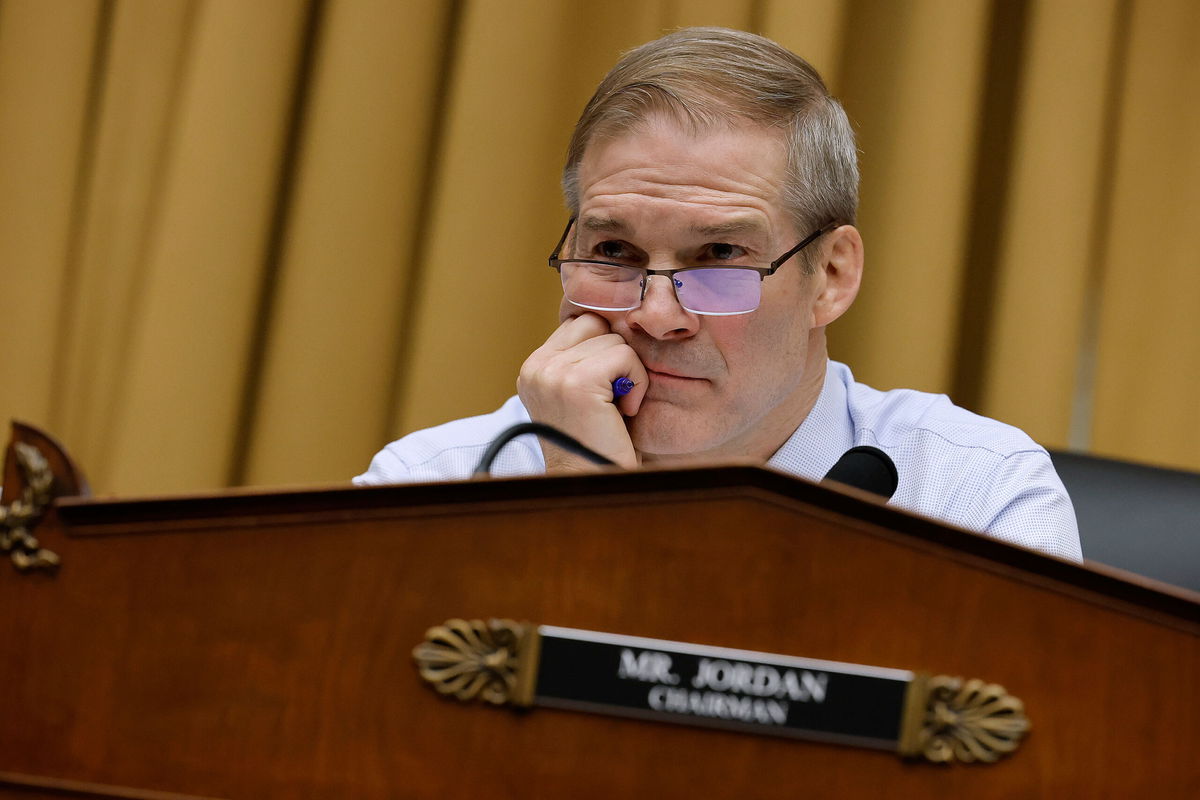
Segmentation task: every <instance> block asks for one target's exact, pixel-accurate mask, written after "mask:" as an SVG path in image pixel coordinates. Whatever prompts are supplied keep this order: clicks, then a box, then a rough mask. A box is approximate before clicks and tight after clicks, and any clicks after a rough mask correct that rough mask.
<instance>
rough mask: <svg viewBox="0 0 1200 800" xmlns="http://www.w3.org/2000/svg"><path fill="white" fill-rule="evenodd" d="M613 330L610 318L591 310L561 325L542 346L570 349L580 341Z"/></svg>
mask: <svg viewBox="0 0 1200 800" xmlns="http://www.w3.org/2000/svg"><path fill="white" fill-rule="evenodd" d="M611 332H612V328H611V327H609V324H608V320H606V319H605V318H604V317H602V316H600V315H599V314H593V313H591V312H590V311H589V312H588V313H586V314H580V315H579V316H578V317H572V318H571V319H568V320H567V321H566V322H564V323H562V324H561V325H559V326H558V328H557V329H555V331H554V333H552V334H550V336H549V338H547V339H546V343H545V344H544V345H542V346H543V347H549V348H552V349H554V350H569V349H571V348H572V347H574V346H575V345H577V344H579V343H580V342H584V341H587V340H588V339H594V338H596V337H597V336H603V335H604V334H606V333H611Z"/></svg>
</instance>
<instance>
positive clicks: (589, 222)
mask: <svg viewBox="0 0 1200 800" xmlns="http://www.w3.org/2000/svg"><path fill="white" fill-rule="evenodd" d="M579 227H581V228H583V229H585V230H589V231H598V232H600V233H626V232H628V230H629V226H628V225H626V224H625V223H624V222H621V221H620V220H619V219H613V218H612V217H592V216H587V217H582V218H581V219H580V220H579Z"/></svg>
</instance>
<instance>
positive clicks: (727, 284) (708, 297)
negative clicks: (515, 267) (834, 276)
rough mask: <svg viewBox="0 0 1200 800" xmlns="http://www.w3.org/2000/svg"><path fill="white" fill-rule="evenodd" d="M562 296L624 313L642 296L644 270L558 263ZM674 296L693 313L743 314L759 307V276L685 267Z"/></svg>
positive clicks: (744, 271)
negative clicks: (686, 268) (687, 268)
mask: <svg viewBox="0 0 1200 800" xmlns="http://www.w3.org/2000/svg"><path fill="white" fill-rule="evenodd" d="M559 272H560V274H561V275H562V285H563V294H565V295H566V297H567V299H568V300H570V301H571V302H572V303H574V304H575V305H577V306H581V307H583V308H591V309H597V310H601V311H629V310H631V309H634V308H637V307H638V306H639V305H640V304H641V300H642V283H643V281H644V280H645V279H646V275H645V273H643V272H642V271H641V270H639V269H634V268H630V267H622V266H618V265H615V264H613V265H610V264H588V263H578V262H570V261H567V262H563V263H562V266H561V269H560V270H559ZM674 284H675V296H676V297H677V298H678V299H679V304H680V305H681V306H683V307H684V308H685V309H686V310H688V311H690V312H692V313H696V314H745V313H746V312H748V311H753V310H754V309H756V308H758V304H759V300H760V299H761V297H762V277H761V275H760V274H759V273H758V272H757V271H755V270H752V269H733V268H730V269H722V268H719V267H715V268H707V269H690V270H683V271H681V272H676V273H675V275H674Z"/></svg>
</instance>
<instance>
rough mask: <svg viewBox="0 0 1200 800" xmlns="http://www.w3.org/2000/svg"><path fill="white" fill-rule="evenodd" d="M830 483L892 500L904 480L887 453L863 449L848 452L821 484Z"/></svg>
mask: <svg viewBox="0 0 1200 800" xmlns="http://www.w3.org/2000/svg"><path fill="white" fill-rule="evenodd" d="M828 481H836V482H837V483H842V484H845V485H846V486H853V487H854V488H855V489H861V490H863V491H864V492H870V493H871V494H877V495H879V496H880V497H882V498H883V499H884V500H889V499H891V496H892V495H893V494H894V493H895V492H896V484H898V483H899V482H900V476H899V475H898V474H897V473H896V465H895V464H894V463H892V460H891V459H890V458H888V454H887V453H885V452H883V451H882V450H880V449H879V448H878V447H871V446H870V445H859V446H858V447H852V448H850V449H849V450H847V451H846V452H845V453H844V454H843V455H842V457H841V458H839V459H838V460H837V463H836V464H834V465H833V467H832V468H831V469H830V470H829V472H828V473H826V475H825V477H824V478H822V479H821V483H826V482H828Z"/></svg>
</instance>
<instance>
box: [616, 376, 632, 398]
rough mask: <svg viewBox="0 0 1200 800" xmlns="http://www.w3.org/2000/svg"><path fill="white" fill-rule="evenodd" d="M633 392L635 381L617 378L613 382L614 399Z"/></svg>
mask: <svg viewBox="0 0 1200 800" xmlns="http://www.w3.org/2000/svg"><path fill="white" fill-rule="evenodd" d="M632 391H633V381H631V380H630V379H629V378H617V379H616V380H615V381H613V399H614V400H616V399H617V398H618V397H624V396H625V395H627V394H629V393H630V392H632Z"/></svg>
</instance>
